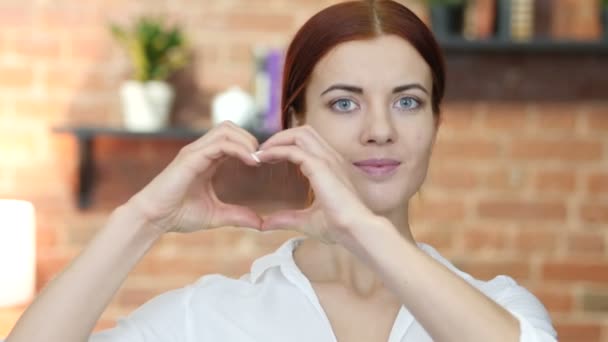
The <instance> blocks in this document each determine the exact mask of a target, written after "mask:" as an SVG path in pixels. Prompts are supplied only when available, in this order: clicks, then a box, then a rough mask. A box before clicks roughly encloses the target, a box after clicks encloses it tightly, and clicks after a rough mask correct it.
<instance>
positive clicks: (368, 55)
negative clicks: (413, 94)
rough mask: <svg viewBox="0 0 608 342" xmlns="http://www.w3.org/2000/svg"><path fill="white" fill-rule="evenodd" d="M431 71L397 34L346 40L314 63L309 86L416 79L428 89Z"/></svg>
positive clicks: (387, 83) (391, 83)
mask: <svg viewBox="0 0 608 342" xmlns="http://www.w3.org/2000/svg"><path fill="white" fill-rule="evenodd" d="M431 80H432V78H431V70H430V67H429V66H428V64H426V62H425V61H424V59H423V58H422V56H421V55H420V54H419V53H418V51H417V50H416V49H415V48H414V47H413V46H412V45H411V44H410V43H409V42H407V41H406V40H404V39H403V38H401V37H399V36H396V35H382V36H379V37H376V38H373V39H367V40H354V41H349V42H345V43H342V44H339V45H337V46H335V47H334V48H333V49H331V50H330V51H329V52H328V53H327V54H326V55H325V56H324V57H323V58H322V59H321V60H320V61H319V62H318V63H317V65H316V66H315V68H314V70H313V73H312V77H311V84H310V85H311V87H312V86H315V85H316V86H323V85H326V84H329V83H335V82H344V83H353V85H361V86H364V87H365V86H369V87H386V88H392V87H394V86H395V85H396V83H399V84H402V83H409V82H418V83H421V84H422V85H423V86H424V87H425V88H427V89H429V90H430V87H431V82H432V81H431Z"/></svg>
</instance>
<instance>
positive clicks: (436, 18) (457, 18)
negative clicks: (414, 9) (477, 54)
mask: <svg viewBox="0 0 608 342" xmlns="http://www.w3.org/2000/svg"><path fill="white" fill-rule="evenodd" d="M427 2H428V5H429V8H430V12H431V27H432V29H433V32H434V33H435V34H436V35H437V36H438V37H439V38H440V39H441V38H443V39H445V38H452V37H454V36H459V35H461V34H462V28H463V22H464V8H465V2H466V1H465V0H427Z"/></svg>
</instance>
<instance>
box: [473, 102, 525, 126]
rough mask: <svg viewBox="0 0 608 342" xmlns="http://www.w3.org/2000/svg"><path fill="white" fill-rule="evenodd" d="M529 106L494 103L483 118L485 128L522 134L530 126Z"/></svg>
mask: <svg viewBox="0 0 608 342" xmlns="http://www.w3.org/2000/svg"><path fill="white" fill-rule="evenodd" d="M530 122H531V119H530V113H529V106H527V105H525V104H523V105H522V104H519V103H500V102H494V103H492V105H491V107H490V108H489V109H488V112H487V113H485V115H483V116H482V123H483V127H484V128H488V129H491V130H500V131H513V130H515V131H517V132H521V131H522V130H525V129H526V128H528V127H529V126H530Z"/></svg>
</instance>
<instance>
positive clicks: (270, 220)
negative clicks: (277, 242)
mask: <svg viewBox="0 0 608 342" xmlns="http://www.w3.org/2000/svg"><path fill="white" fill-rule="evenodd" d="M307 212H308V210H280V211H277V212H275V213H273V214H271V215H269V216H266V217H264V220H263V223H262V226H261V230H262V231H269V230H295V231H298V232H303V231H302V230H303V227H304V226H305V225H304V222H305V221H306V218H307V217H306V213H307Z"/></svg>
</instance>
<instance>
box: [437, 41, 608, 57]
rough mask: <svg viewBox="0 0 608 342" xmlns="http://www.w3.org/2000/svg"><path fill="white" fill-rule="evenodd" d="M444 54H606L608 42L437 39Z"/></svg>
mask: <svg viewBox="0 0 608 342" xmlns="http://www.w3.org/2000/svg"><path fill="white" fill-rule="evenodd" d="M438 41H439V45H440V46H441V47H442V49H443V51H444V52H445V53H497V54H498V53H557V54H598V55H606V54H608V40H604V41H601V40H598V41H571V40H549V39H536V40H531V41H527V42H516V41H508V40H501V39H489V40H467V39H464V38H456V37H455V38H444V39H441V38H439V39H438Z"/></svg>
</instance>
